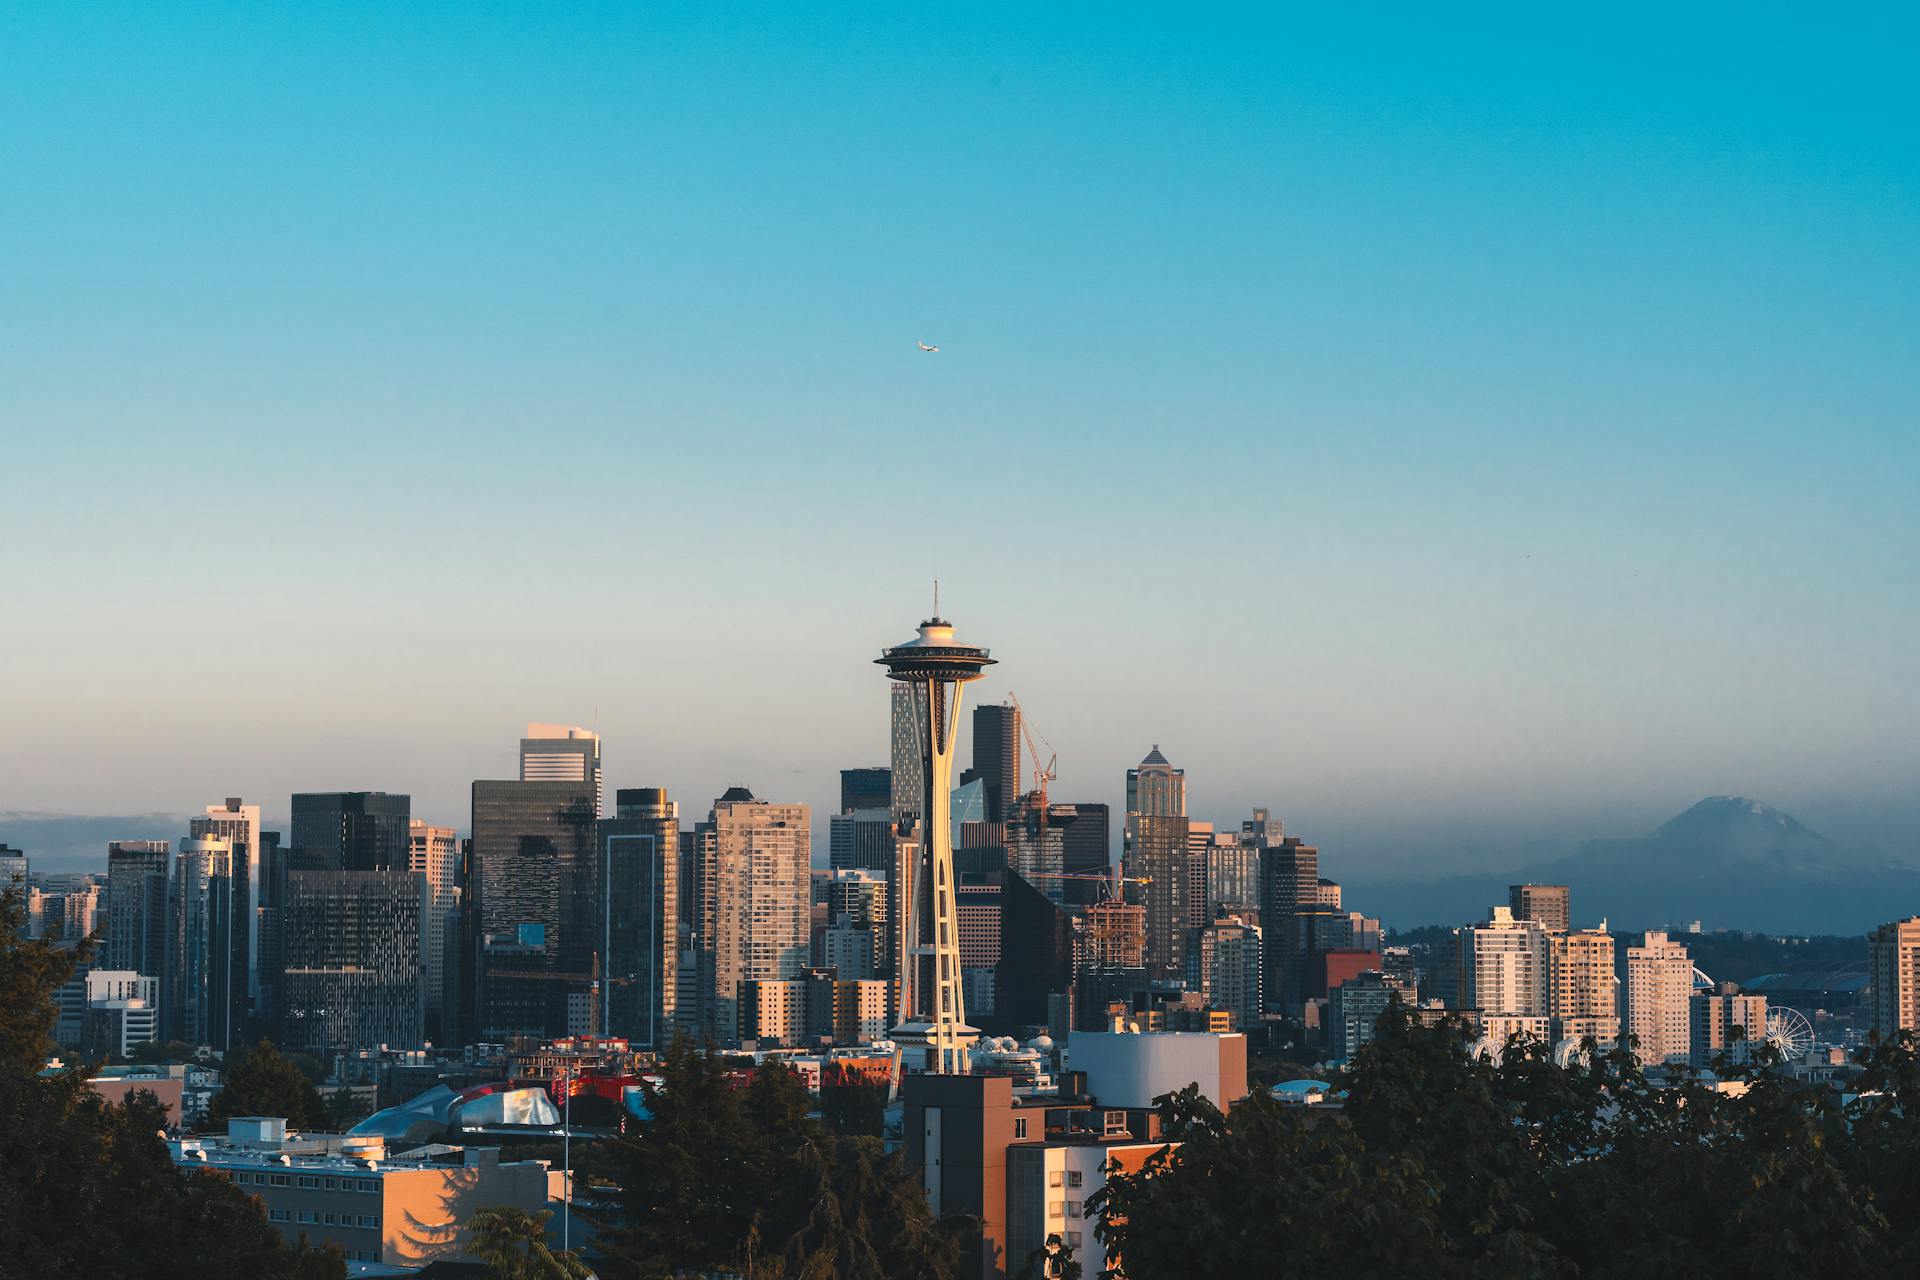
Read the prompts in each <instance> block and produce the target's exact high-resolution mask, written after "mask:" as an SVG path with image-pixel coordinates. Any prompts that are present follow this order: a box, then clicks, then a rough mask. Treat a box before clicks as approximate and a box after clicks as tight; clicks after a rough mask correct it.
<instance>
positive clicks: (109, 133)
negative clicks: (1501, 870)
mask: <svg viewBox="0 0 1920 1280" xmlns="http://www.w3.org/2000/svg"><path fill="white" fill-rule="evenodd" d="M1525 12H1526V15H1527V16H1526V18H1525V20H1524V21H1520V20H1518V19H1517V18H1515V17H1514V16H1511V15H1497V14H1491V13H1461V12H1455V11H1446V12H1441V11H1427V10H1416V11H1411V12H1408V13H1404V14H1400V15H1397V16H1396V17H1394V18H1393V19H1392V20H1380V19H1378V18H1377V17H1375V16H1373V15H1366V16H1360V17H1358V20H1355V19H1353V18H1347V17H1345V16H1343V15H1340V14H1337V13H1328V14H1318V15H1310V16H1299V17H1296V16H1291V15H1283V14H1277V13H1248V14H1220V15H1215V16H1213V17H1212V18H1211V19H1210V20H1208V21H1205V22H1197V21H1193V20H1191V19H1190V18H1189V17H1185V16H1180V15H1175V14H1172V13H1171V12H1162V11H1159V10H1154V9H1146V8H1143V9H1129V8H1126V7H1125V6H1122V7H1120V8H1117V9H1113V10H1111V11H1107V12H1103V19H1102V21H1101V22H1099V23H1097V24H1093V23H1087V22H1084V21H1081V20H1079V19H1078V18H1076V17H1074V16H1072V15H1069V14H1065V13H1053V12H1020V13H1017V14H985V13H975V12H966V11H954V10H942V11H938V12H932V11H911V10H905V11H903V10H891V11H884V12H867V11H861V12H857V13H840V12H834V11H831V10H822V11H817V12H814V11H809V12H807V13H800V12H795V11H790V10H788V9H785V8H780V7H773V8H768V9H764V10H757V9H749V10H746V11H743V12H741V13H740V14H738V15H736V16H734V17H732V18H731V19H730V20H729V21H728V22H725V23H716V22H715V21H714V20H713V18H712V15H711V13H710V12H709V11H707V10H705V9H700V8H695V9H688V10H685V11H679V10H674V9H672V8H670V7H658V8H651V7H650V8H649V10H648V11H647V12H646V13H637V12H635V13H625V12H619V11H602V10H595V11H592V12H590V13H574V12H570V11H565V10H563V9H555V10H551V11H549V10H531V11H518V10H508V11H495V10H476V11H472V12H466V11H463V12H462V14H461V16H460V20H459V21H458V22H449V21H447V20H446V15H444V14H440V13H427V12H419V13H416V12H414V11H413V10H410V9H393V10H378V11H376V10H371V9H370V10H365V11H341V12H333V11H320V10H315V11H298V12H284V13H276V14H275V15H274V16H273V18H272V19H271V20H267V19H265V18H261V17H258V16H257V15H254V14H252V13H251V11H249V10H247V9H245V8H244V7H236V8H232V9H226V8H221V7H219V6H196V7H194V8H192V9H191V10H182V9H180V8H178V7H151V8H148V7H142V6H136V5H125V6H116V5H105V6H97V7H89V8H87V9H86V10H84V11H76V10H73V9H72V8H70V7H49V8H47V9H46V10H45V11H43V12H42V11H33V12H25V13H22V14H19V15H17V16H16V17H15V18H13V19H11V20H10V22H9V39H8V41H7V47H6V48H4V49H0V108H5V109H0V154H6V155H8V156H11V157H12V158H13V160H14V163H13V164H11V165H9V169H8V171H9V174H10V177H11V179H12V180H13V182H12V190H11V191H10V195H11V197H12V198H11V199H9V200H7V201H5V202H0V234H4V236H5V237H6V239H7V242H8V243H10V244H12V245H15V246H17V247H18V248H19V250H20V251H19V252H17V253H15V254H14V255H12V261H11V262H10V271H9V278H8V288H7V295H8V296H7V299H6V302H5V303H3V304H0V336H3V337H4V339H5V342H6V345H7V348H8V352H9V358H8V366H9V369H8V374H7V376H6V377H5V378H0V423H4V424H5V426H6V428H7V436H8V448H7V463H8V467H7V473H8V479H9V481H10V483H9V484H8V486H7V491H6V500H5V501H4V502H0V548H4V551H0V556H4V560H3V561H0V656H3V657H4V659H5V661H4V670H5V675H4V676H0V726H4V731H3V732H0V810H8V809H17V810H35V811H60V812H79V813H103V812H104V813H138V812H144V811H162V812H167V813H174V812H185V811H191V810H193V809H195V808H197V807H198V806H199V805H201V804H204V803H206V802H208V801H211V800H217V799H218V798H220V797H222V796H225V795H229V794H241V795H245V796H247V797H248V798H249V799H254V798H260V799H261V800H262V803H263V804H264V805H265V807H266V809H267V811H268V812H269V813H274V812H280V813H282V814H284V812H285V809H286V805H287V801H286V796H287V795H288V794H289V793H290V792H291V791H294V790H327V789H385V790H393V791H406V792H408V793H409V794H411V795H413V796H414V797H415V798H416V810H417V812H419V813H420V814H421V815H422V816H424V817H427V818H430V819H433V820H435V821H440V822H448V823H451V824H453V825H458V826H464V825H465V824H466V821H467V819H466V817H465V806H466V799H465V797H466V788H467V784H468V782H469V781H470V780H471V779H474V778H484V777H510V776H513V770H514V754H513V753H514V744H515V740H516V739H517V736H518V733H519V730H520V726H521V725H522V724H523V723H524V722H525V721H528V720H553V721H562V722H569V723H577V724H584V725H590V726H592V727H594V728H596V729H598V730H599V731H600V732H601V733H602V734H603V735H604V737H605V739H606V742H607V749H606V762H607V782H608V786H609V787H610V788H611V787H618V786H632V785H643V784H664V785H666V786H668V787H669V788H670V789H671V790H672V791H673V792H674V794H675V795H676V797H677V798H678V799H679V800H680V801H681V803H682V806H683V814H686V815H690V816H691V815H697V814H701V813H704V811H705V807H706V804H707V802H708V799H709V798H710V797H711V796H713V795H715V794H717V793H718V791H719V790H720V789H721V788H723V787H725V786H726V785H729V784H731V783H736V782H744V783H746V784H748V785H750V786H752V787H753V788H754V789H755V790H756V791H757V792H759V793H760V794H763V795H766V796H769V797H775V798H781V799H794V800H804V801H807V802H809V803H811V804H813V805H815V807H816V809H821V808H826V807H830V806H831V803H832V801H833V798H834V796H835V794H836V790H835V788H836V783H837V775H836V773H835V771H836V770H837V769H839V768H841V767H846V766H851V765H859V764H867V763H881V762H884V761H885V759H886V737H885V717H886V709H885V708H886V701H885V699H886V695H885V689H884V680H883V678H882V676H881V675H880V673H879V672H878V670H877V669H876V668H874V667H873V666H872V665H871V662H870V661H869V660H870V659H871V658H872V657H873V656H875V655H876V654H877V653H878V652H879V650H880V648H881V647H882V646H884V645H887V644H891V643H896V642H898V641H899V640H901V639H903V638H905V636H907V635H908V634H909V632H910V631H911V629H912V627H913V625H914V623H915V622H917V621H918V620H919V619H920V618H921V617H922V616H924V614H925V613H926V611H927V610H928V607H929V605H930V599H929V597H930V593H931V580H932V579H933V578H934V577H936V576H937V577H938V578H939V579H940V580H941V583H942V604H943V608H944V611H945V612H946V613H947V614H948V615H949V616H950V617H952V618H953V620H954V621H955V622H956V623H957V624H958V626H959V628H960V633H961V635H962V636H963V637H966V638H969V639H971V640H974V641H976V642H978V643H984V644H987V645H989V646H991V647H992V648H993V649H994V651H995V656H996V657H997V658H999V659H1000V661H1001V665H1000V666H998V667H996V668H994V671H993V676H992V678H991V679H990V680H988V681H987V682H985V683H984V684H983V685H982V686H979V687H978V688H977V690H976V693H977V694H978V695H980V696H984V697H986V698H989V699H997V698H998V697H1000V696H1002V695H1003V694H1004V693H1005V692H1006V691H1007V690H1009V689H1012V690H1017V691H1018V692H1019V695H1020V698H1021V701H1022V702H1023V704H1024V705H1025V706H1026V708H1027V710H1028V711H1029V713H1030V715H1031V717H1032V722H1033V724H1034V725H1035V727H1036V728H1038V729H1039V730H1041V731H1043V732H1044V733H1045V734H1046V736H1047V737H1048V738H1049V739H1050V740H1051V742H1052V743H1053V744H1054V746H1055V747H1056V748H1057V749H1058V751H1059V753H1060V771H1061V778H1060V781H1059V783H1058V786H1057V789H1056V790H1057V794H1059V795H1061V796H1062V797H1079V798H1087V799H1105V800H1107V801H1108V802H1109V803H1112V804H1116V805H1117V804H1118V803H1119V797H1120V787H1121V778H1122V775H1123V771H1124V770H1125V768H1126V767H1127V766H1128V765H1130V764H1133V763H1135V762H1137V761H1138V760H1139V758H1140V757H1141V756H1142V755H1144V754H1145V752H1146V751H1147V749H1148V748H1149V746H1151V745H1152V744H1153V743H1155V742H1158V743H1160V744H1161V745H1162V747H1163V749H1164V750H1165V751H1166V752H1167V754H1168V755H1169V756H1170V757H1171V758H1172V759H1173V760H1174V761H1175V762H1176V763H1177V764H1180V765H1182V766H1183V767H1185V768H1186V769H1187V770H1188V776H1189V781H1190V787H1191V792H1192V795H1193V806H1192V807H1193V810H1194V814H1195V816H1196V817H1204V818H1208V819H1211V820H1215V821H1236V820H1237V819H1238V818H1239V817H1240V816H1242V815H1243V814H1244V812H1245V811H1246V810H1247V809H1248V808H1250V807H1251V806H1252V805H1254V804H1268V805H1270V806H1272V807H1273V808H1274V809H1276V810H1277V811H1278V812H1279V813H1280V814H1281V815H1282V816H1283V818H1284V820H1285V821H1286V822H1287V824H1288V827H1289V829H1290V830H1293V831H1296V832H1298V833H1300V834H1302V835H1303V836H1305V837H1307V838H1310V839H1312V840H1314V841H1315V842H1317V843H1319V844H1320V845H1321V847H1322V848H1323V849H1324V850H1325V851H1326V854H1327V857H1328V867H1329V870H1330V872H1331V873H1332V874H1334V875H1336V876H1339V877H1342V878H1351V879H1354V880H1360V881H1364V880H1366V879H1367V878H1369V877H1370V876H1372V875H1374V874H1376V873H1377V874H1380V875H1388V874H1394V875H1399V874H1409V873H1410V872H1411V871H1412V870H1420V871H1424V870H1428V869H1430V870H1431V871H1432V872H1433V873H1435V874H1444V873H1446V872H1450V871H1453V870H1459V869H1464V868H1468V867H1471V866H1475V865H1479V864H1481V863H1483V862H1484V863H1486V864H1497V865H1504V864H1506V863H1507V862H1508V861H1509V857H1510V854H1511V852H1512V851H1514V850H1516V849H1536V848H1537V849H1539V850H1541V851H1542V852H1543V853H1545V852H1550V851H1553V850H1559V849H1561V847H1562V845H1563V844H1571V843H1577V841H1579V840H1584V839H1588V838H1594V837H1601V836H1617V835H1634V834H1641V833H1643V832H1644V831H1646V830H1648V829H1650V828H1651V827H1652V826H1654V825H1657V824H1658V823H1659V822H1660V821H1663V820H1665V819H1666V818H1667V817H1670V816H1672V815H1673V814H1674V813H1676V812H1678V811H1680V810H1681V809H1683V808H1685V807H1686V806H1687V805H1689V804H1691V803H1693V802H1694V801H1695V800H1698V799H1699V798H1701V797H1702V796H1706V795H1712V794H1722V793H1733V794H1743V795H1749V796H1753V797H1756V798H1760V799H1764V800H1767V801H1769V802H1771V803H1773V804H1775V805H1777V806H1778V807H1780V808H1782V809H1785V810H1787V811H1788V812H1791V813H1794V814H1796V815H1797V816H1799V817H1801V818H1802V819H1803V820H1804V821H1807V822H1808V823H1809V824H1810V825H1812V826H1814V827H1815V828H1816V829H1819V830H1822V831H1825V832H1827V833H1828V834H1830V835H1832V836H1834V837H1835V838H1836V839H1842V840H1848V841H1853V842H1859V843H1873V844H1876V845H1878V846H1880V847H1881V848H1882V849H1883V850H1884V851H1886V852H1887V853H1889V854H1894V855H1898V856H1904V857H1908V858H1913V857H1915V856H1916V855H1917V854H1920V800H1916V799H1915V798H1914V796H1915V793H1916V791H1920V788H1916V787H1915V785H1914V783H1915V779H1916V777H1917V776H1920V664H1916V663H1915V662H1914V660H1913V655H1914V654H1915V653H1916V652H1920V554H1917V553H1920V503H1916V502H1915V501H1914V492H1915V480H1916V477H1920V430H1916V429H1915V423H1916V422H1920V389H1917V388H1916V383H1915V380H1914V377H1913V370H1914V369H1915V368H1916V367H1920V360H1917V359H1916V357H1917V356H1920V351H1916V348H1915V342H1916V339H1915V335H1916V334H1920V178H1917V177H1916V175H1917V174H1920V164H1916V163H1915V160H1916V157H1920V101H1917V100H1916V99H1920V85H1917V84H1916V82H1915V80H1914V79H1913V77H1912V76H1911V75H1910V73H1909V70H1908V68H1907V67H1906V66H1905V64H1904V61H1903V59H1904V55H1905V51H1906V50H1907V49H1910V48H1912V47H1913V36H1914V35H1915V19H1914V16H1913V15H1912V14H1904V13H1901V14H1878V15H1857V16H1856V18H1855V19H1854V20H1853V21H1851V22H1849V23H1848V24H1829V25H1827V26H1818V25H1810V24H1805V23H1801V22H1797V21H1794V22H1776V21H1774V20H1772V19H1769V18H1766V17H1762V16H1758V15H1753V16H1746V17H1742V18H1741V19H1740V20H1738V21H1729V20H1726V19H1725V18H1723V17H1722V16H1720V15H1687V14H1679V15H1675V14H1672V13H1662V14H1661V15H1660V16H1659V18H1658V20H1657V25H1655V24H1654V23H1653V22H1652V21H1651V20H1649V21H1640V20H1637V19H1635V18H1634V17H1633V16H1632V15H1630V14H1614V15H1611V16H1610V18H1609V21H1608V22H1606V23H1589V22H1585V21H1582V20H1577V19H1574V18H1567V17H1560V16H1556V15H1551V14H1541V13H1538V12H1536V11H1531V10H1529V11H1525ZM1703 50H1711V51H1712V56H1710V57H1703V56H1701V51H1703ZM1902 103H1905V104H1906V105H1905V106H1902V105H1901V104H1902ZM917 341H925V342H928V343H935V344H938V345H939V346H940V347H941V351H940V352H939V353H938V354H924V353H922V352H921V351H919V350H918V349H917V348H916V346H915V343H916V342H917ZM821 830H822V831H824V822H822V823H821ZM1395 868H1399V869H1400V870H1395Z"/></svg>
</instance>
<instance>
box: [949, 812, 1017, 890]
mask: <svg viewBox="0 0 1920 1280" xmlns="http://www.w3.org/2000/svg"><path fill="white" fill-rule="evenodd" d="M1006 869H1007V824H1006V823H1004V822H963V823H961V824H960V838H959V839H958V840H955V841H954V843H953V873H954V875H956V876H959V877H961V878H966V877H974V878H978V877H981V876H990V875H995V874H997V873H999V872H1002V871H1005V870H1006Z"/></svg>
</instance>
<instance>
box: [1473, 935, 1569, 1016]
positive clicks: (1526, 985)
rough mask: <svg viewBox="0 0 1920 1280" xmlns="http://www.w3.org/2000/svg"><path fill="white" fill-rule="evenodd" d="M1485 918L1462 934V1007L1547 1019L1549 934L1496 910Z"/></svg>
mask: <svg viewBox="0 0 1920 1280" xmlns="http://www.w3.org/2000/svg"><path fill="white" fill-rule="evenodd" d="M1488 915H1489V918H1488V919H1487V920H1486V921H1484V922H1482V923H1480V924H1475V925H1469V926H1467V927H1466V928H1464V929H1462V930H1461V931H1460V996H1459V1000H1460V1007H1461V1008H1463V1009H1475V1010H1478V1011H1479V1012H1480V1013H1482V1014H1513V1015H1517V1016H1520V1017H1528V1018H1545V1017H1546V1016H1547V1007H1548V992H1549V989H1550V979H1551V973H1550V969H1549V960H1548V950H1547V934H1546V931H1545V930H1544V929H1542V928H1541V927H1540V925H1539V923H1538V922H1537V921H1533V920H1521V919H1517V918H1516V917H1515V916H1514V914H1513V911H1512V909H1511V908H1508V907H1494V908H1493V909H1492V911H1490V912H1489V913H1488Z"/></svg>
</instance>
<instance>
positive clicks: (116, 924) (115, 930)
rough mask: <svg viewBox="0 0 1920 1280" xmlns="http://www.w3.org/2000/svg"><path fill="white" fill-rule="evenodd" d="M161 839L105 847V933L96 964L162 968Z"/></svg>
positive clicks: (165, 858)
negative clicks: (99, 960) (99, 959)
mask: <svg viewBox="0 0 1920 1280" xmlns="http://www.w3.org/2000/svg"><path fill="white" fill-rule="evenodd" d="M172 852H173V851H172V846H171V844H170V843H169V842H168V841H165V840H114V841H111V842H110V843H108V845H107V936H106V941H105V945H104V946H103V947H102V949H101V967H102V968H104V969H112V970H122V971H131V972H133V973H141V974H145V975H146V976H147V977H149V978H153V979H155V980H156V981H158V980H159V979H160V978H161V977H163V976H164V975H165V973H166V971H167V871H168V863H169V862H170V861H171V860H172Z"/></svg>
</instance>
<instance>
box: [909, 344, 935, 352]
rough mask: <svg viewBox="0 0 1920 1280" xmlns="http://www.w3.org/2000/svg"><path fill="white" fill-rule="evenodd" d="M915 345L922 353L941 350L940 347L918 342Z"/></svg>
mask: <svg viewBox="0 0 1920 1280" xmlns="http://www.w3.org/2000/svg"><path fill="white" fill-rule="evenodd" d="M913 345H914V346H916V347H918V348H920V349H921V350H922V351H938V350H939V349H940V348H939V347H930V346H928V345H927V344H926V343H924V342H916V343H914V344H913Z"/></svg>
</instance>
